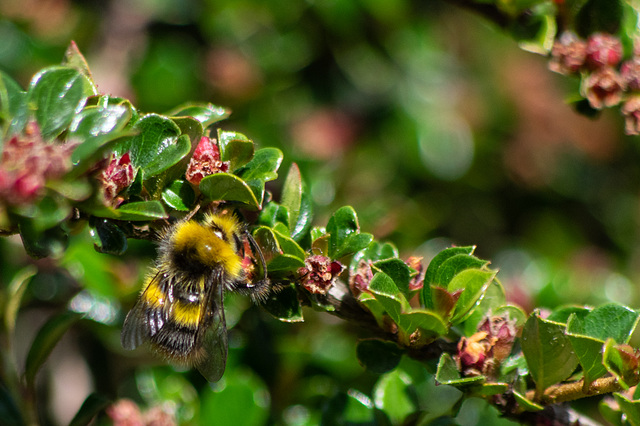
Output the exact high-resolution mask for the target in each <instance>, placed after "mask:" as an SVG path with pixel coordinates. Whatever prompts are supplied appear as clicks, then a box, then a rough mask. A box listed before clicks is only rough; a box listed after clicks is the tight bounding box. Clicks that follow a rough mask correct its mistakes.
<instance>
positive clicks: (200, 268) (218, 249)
mask: <svg viewBox="0 0 640 426" xmlns="http://www.w3.org/2000/svg"><path fill="white" fill-rule="evenodd" d="M247 238H248V239H249V240H250V242H251V243H252V247H253V249H254V250H256V251H258V252H259V248H258V247H257V245H256V244H255V242H254V241H253V239H252V238H251V236H250V235H249V234H248V233H247V232H246V230H245V228H244V226H243V225H242V224H241V223H240V222H239V221H238V220H237V219H236V218H235V217H233V216H231V215H215V214H210V215H207V216H206V217H205V218H204V220H203V221H202V222H198V221H195V220H188V221H181V222H178V223H177V224H176V225H174V226H172V227H171V228H169V229H168V230H167V231H165V233H164V235H163V236H162V238H161V242H160V246H159V257H158V261H157V262H156V266H155V267H154V268H153V269H152V271H151V273H150V274H149V275H148V276H147V278H146V280H145V284H144V287H143V290H142V292H141V293H140V297H139V298H138V301H137V302H136V304H135V305H134V307H133V308H132V309H131V311H130V312H129V314H128V315H127V317H126V319H125V322H124V326H123V330H122V335H121V340H122V346H123V347H124V348H125V349H129V350H132V349H135V348H136V347H138V346H139V345H140V344H142V343H143V342H149V343H150V344H151V347H152V348H153V349H154V350H155V351H156V352H159V353H160V354H161V355H163V356H164V357H166V358H167V359H169V360H170V361H171V362H174V363H178V364H187V365H194V366H196V367H197V368H198V370H200V372H201V373H202V374H203V376H205V378H207V379H208V380H209V381H217V380H219V379H220V377H222V374H223V373H224V368H225V365H226V358H227V330H226V324H225V318H224V306H223V297H224V290H229V291H240V292H244V293H248V294H250V295H252V296H253V297H254V299H258V300H259V299H261V298H263V297H264V295H265V294H266V292H267V291H268V286H267V285H266V284H267V281H266V276H265V277H264V279H262V280H261V281H259V282H257V283H253V282H251V281H250V280H249V279H248V277H247V273H246V271H245V269H244V268H243V261H244V240H245V239H247ZM258 254H259V255H260V256H259V259H260V260H261V262H262V268H263V270H264V268H265V267H264V260H263V258H262V255H261V253H258ZM264 272H265V274H266V271H264Z"/></svg>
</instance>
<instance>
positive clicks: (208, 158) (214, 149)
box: [186, 136, 229, 185]
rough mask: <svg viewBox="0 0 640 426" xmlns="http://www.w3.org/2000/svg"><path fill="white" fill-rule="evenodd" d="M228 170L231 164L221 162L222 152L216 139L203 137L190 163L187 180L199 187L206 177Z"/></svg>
mask: <svg viewBox="0 0 640 426" xmlns="http://www.w3.org/2000/svg"><path fill="white" fill-rule="evenodd" d="M228 170H229V162H225V161H221V160H220V150H219V149H218V145H217V144H216V143H215V139H209V138H208V137H206V136H203V137H202V138H201V139H200V142H199V143H198V146H197V147H196V150H195V151H194V153H193V156H192V157H191V161H189V166H188V167H187V173H186V179H187V181H189V182H190V183H192V184H193V185H199V184H200V181H201V180H202V178H204V177H205V176H209V175H212V174H214V173H220V172H227V171H228Z"/></svg>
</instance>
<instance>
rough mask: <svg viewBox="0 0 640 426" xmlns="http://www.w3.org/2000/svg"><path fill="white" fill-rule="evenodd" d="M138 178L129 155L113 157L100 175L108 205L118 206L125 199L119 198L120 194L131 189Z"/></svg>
mask: <svg viewBox="0 0 640 426" xmlns="http://www.w3.org/2000/svg"><path fill="white" fill-rule="evenodd" d="M135 177H136V171H135V169H134V168H133V164H131V157H130V156H129V153H128V152H127V153H125V154H124V155H122V157H112V158H111V160H110V161H109V165H107V167H106V168H105V169H104V170H103V171H102V173H100V176H99V179H100V181H101V182H102V189H103V190H104V198H105V201H106V202H107V204H110V205H112V206H114V207H116V206H118V205H119V204H120V203H121V202H122V201H123V199H122V198H117V196H118V193H119V192H120V191H122V190H123V189H125V188H127V187H129V185H131V184H132V183H133V180H134V179H135Z"/></svg>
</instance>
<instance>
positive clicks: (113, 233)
mask: <svg viewBox="0 0 640 426" xmlns="http://www.w3.org/2000/svg"><path fill="white" fill-rule="evenodd" d="M89 232H90V234H91V237H92V238H93V242H94V246H95V249H96V250H97V251H99V252H100V253H109V254H114V255H118V256H119V255H122V254H124V253H125V252H126V251H127V236H126V235H125V234H124V232H123V231H122V229H120V227H119V226H118V225H116V224H115V223H113V222H112V221H110V220H107V219H99V218H96V219H95V220H93V221H91V226H90V229H89Z"/></svg>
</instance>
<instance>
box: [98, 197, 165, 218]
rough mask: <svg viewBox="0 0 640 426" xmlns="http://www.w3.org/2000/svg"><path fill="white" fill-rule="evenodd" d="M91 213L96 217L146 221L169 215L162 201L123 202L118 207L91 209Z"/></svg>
mask: <svg viewBox="0 0 640 426" xmlns="http://www.w3.org/2000/svg"><path fill="white" fill-rule="evenodd" d="M91 214H92V215H94V216H96V217H104V218H107V219H118V220H131V221H138V220H140V221H146V220H155V219H166V218H168V217H169V216H168V215H167V213H166V212H165V210H164V207H163V206H162V203H161V202H160V201H156V200H151V201H135V202H132V203H127V204H123V205H121V206H120V207H118V208H117V209H115V210H114V209H111V208H107V207H104V206H103V207H100V208H97V209H94V210H91Z"/></svg>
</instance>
